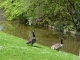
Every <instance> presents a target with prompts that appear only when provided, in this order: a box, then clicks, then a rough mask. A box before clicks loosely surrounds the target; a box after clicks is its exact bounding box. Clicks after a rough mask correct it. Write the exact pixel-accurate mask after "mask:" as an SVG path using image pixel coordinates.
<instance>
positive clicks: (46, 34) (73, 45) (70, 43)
mask: <svg viewBox="0 0 80 60" xmlns="http://www.w3.org/2000/svg"><path fill="white" fill-rule="evenodd" d="M1 25H3V26H6V29H5V30H3V31H4V32H7V33H9V34H12V35H15V36H18V37H20V38H24V39H26V40H27V39H29V38H30V37H31V36H32V33H31V31H32V30H33V29H35V34H36V38H37V43H38V44H42V45H45V46H48V47H50V46H51V45H52V44H55V43H59V42H60V39H61V37H62V36H61V34H60V33H58V32H55V31H51V30H49V29H46V28H35V27H31V26H25V25H23V24H16V23H9V22H7V23H6V22H5V23H3V24H1ZM25 43H26V42H25ZM61 50H62V51H66V52H69V53H73V54H76V55H79V41H78V40H77V39H76V38H75V37H71V36H68V35H66V40H65V41H64V46H63V47H62V49H61Z"/></svg>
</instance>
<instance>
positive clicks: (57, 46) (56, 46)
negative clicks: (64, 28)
mask: <svg viewBox="0 0 80 60" xmlns="http://www.w3.org/2000/svg"><path fill="white" fill-rule="evenodd" d="M63 40H64V39H63V38H62V39H61V43H57V44H54V45H52V46H51V48H52V49H55V50H58V49H60V48H61V47H62V46H63Z"/></svg>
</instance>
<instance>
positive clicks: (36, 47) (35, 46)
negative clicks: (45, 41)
mask: <svg viewBox="0 0 80 60" xmlns="http://www.w3.org/2000/svg"><path fill="white" fill-rule="evenodd" d="M33 47H36V48H42V47H40V46H33Z"/></svg>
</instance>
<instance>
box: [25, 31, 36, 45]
mask: <svg viewBox="0 0 80 60" xmlns="http://www.w3.org/2000/svg"><path fill="white" fill-rule="evenodd" d="M34 32H35V30H33V31H32V34H33V37H32V38H31V39H29V41H28V42H27V43H26V44H31V45H33V44H34V43H35V42H36V37H35V34H34Z"/></svg>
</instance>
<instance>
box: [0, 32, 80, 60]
mask: <svg viewBox="0 0 80 60" xmlns="http://www.w3.org/2000/svg"><path fill="white" fill-rule="evenodd" d="M25 43H26V40H24V39H21V38H18V37H15V36H12V35H9V34H6V33H3V32H0V60H79V58H78V56H76V55H73V54H70V53H66V52H62V51H59V52H57V51H56V50H53V49H51V48H48V47H46V46H42V45H39V44H36V43H35V44H34V46H28V45H26V44H25Z"/></svg>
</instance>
